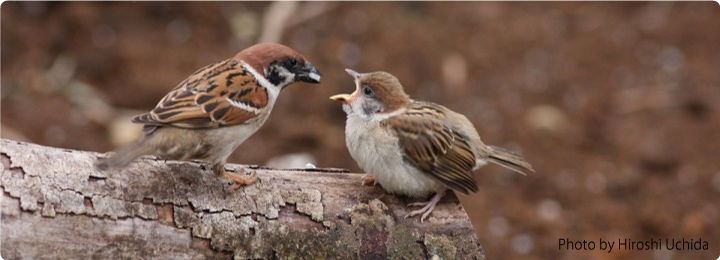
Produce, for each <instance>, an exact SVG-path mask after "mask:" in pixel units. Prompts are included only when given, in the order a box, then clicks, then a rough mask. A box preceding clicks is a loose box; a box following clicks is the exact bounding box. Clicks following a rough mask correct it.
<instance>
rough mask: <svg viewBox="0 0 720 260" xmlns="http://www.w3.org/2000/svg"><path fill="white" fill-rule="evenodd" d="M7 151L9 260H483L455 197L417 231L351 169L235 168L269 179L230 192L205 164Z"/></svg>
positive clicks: (4, 245) (2, 181)
mask: <svg viewBox="0 0 720 260" xmlns="http://www.w3.org/2000/svg"><path fill="white" fill-rule="evenodd" d="M0 145H1V148H0V154H1V158H0V159H1V160H2V164H1V165H0V167H1V168H0V172H2V176H0V187H1V188H2V190H3V196H2V229H1V232H2V234H1V237H2V240H1V241H0V242H1V245H0V254H2V257H3V258H5V259H26V258H30V259H46V258H52V259H56V258H60V259H68V258H69V259H88V258H93V259H96V258H99V259H139V258H142V259H148V258H150V259H207V258H212V259H216V258H219V259H230V258H234V259H255V258H260V259H386V258H391V259H397V258H402V259H423V258H425V259H484V254H483V250H482V247H481V246H480V244H479V243H478V239H477V237H476V235H475V233H474V231H473V229H472V225H471V223H470V221H469V219H468V217H467V215H466V213H465V210H464V209H463V207H462V206H461V205H460V204H459V202H458V199H457V197H455V196H454V195H448V196H445V198H444V199H443V200H442V201H441V202H440V203H439V204H438V206H437V208H435V211H433V213H432V214H431V215H430V217H429V218H428V219H427V220H426V221H425V222H424V223H420V222H419V221H418V219H417V218H408V219H404V218H403V216H404V214H405V213H407V211H408V208H407V207H406V206H405V204H407V203H409V202H412V201H411V200H409V199H407V198H402V197H396V196H392V195H389V194H386V193H385V192H384V191H383V190H382V189H381V188H380V187H368V186H362V185H360V182H361V181H360V176H361V175H360V174H353V173H348V172H347V170H343V169H271V168H266V167H258V166H247V165H233V164H229V165H227V166H226V168H227V169H228V170H232V171H240V170H241V169H244V170H245V171H246V172H252V171H257V174H258V176H259V177H260V181H259V182H258V183H256V184H254V185H252V186H248V187H243V188H241V189H238V190H237V191H234V192H231V191H228V189H227V187H228V186H229V184H230V181H229V180H227V179H225V178H218V177H216V176H214V175H213V174H212V172H211V170H210V169H209V168H208V167H206V166H205V165H203V164H202V163H200V162H180V161H164V160H162V159H157V158H152V157H144V158H141V159H140V160H138V161H137V162H135V163H132V164H131V165H130V166H129V167H128V168H125V169H122V170H107V171H100V170H97V169H95V168H94V167H93V164H94V162H95V161H96V160H97V158H101V157H104V156H105V155H104V154H99V153H94V152H85V151H76V150H69V149H61V148H53V147H45V146H40V145H35V144H30V143H23V142H18V141H11V140H0Z"/></svg>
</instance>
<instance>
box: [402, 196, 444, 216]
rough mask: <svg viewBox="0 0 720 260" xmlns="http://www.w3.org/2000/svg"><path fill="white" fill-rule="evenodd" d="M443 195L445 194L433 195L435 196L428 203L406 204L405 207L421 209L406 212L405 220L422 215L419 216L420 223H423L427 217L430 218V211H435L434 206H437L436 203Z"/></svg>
mask: <svg viewBox="0 0 720 260" xmlns="http://www.w3.org/2000/svg"><path fill="white" fill-rule="evenodd" d="M444 195H445V192H438V193H435V195H434V196H433V197H432V199H430V200H429V201H426V202H414V203H410V204H408V205H407V206H408V207H422V208H421V209H418V210H413V211H410V212H408V213H407V214H405V218H412V217H414V216H417V215H420V214H422V216H420V223H423V222H424V221H425V219H426V218H427V217H428V216H430V213H432V211H433V210H434V209H435V205H437V203H438V201H440V199H441V198H442V197H443V196H444Z"/></svg>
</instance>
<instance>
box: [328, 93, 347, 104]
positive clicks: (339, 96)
mask: <svg viewBox="0 0 720 260" xmlns="http://www.w3.org/2000/svg"><path fill="white" fill-rule="evenodd" d="M330 99H331V100H335V101H339V102H342V103H345V104H347V103H349V102H350V99H352V95H349V94H337V95H334V96H332V97H330Z"/></svg>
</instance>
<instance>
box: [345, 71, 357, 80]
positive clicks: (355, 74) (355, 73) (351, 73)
mask: <svg viewBox="0 0 720 260" xmlns="http://www.w3.org/2000/svg"><path fill="white" fill-rule="evenodd" d="M345 71H347V73H348V74H350V76H351V77H353V80H355V81H358V80H360V73H358V72H357V71H354V70H351V69H345Z"/></svg>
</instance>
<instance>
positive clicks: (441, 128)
mask: <svg viewBox="0 0 720 260" xmlns="http://www.w3.org/2000/svg"><path fill="white" fill-rule="evenodd" d="M441 113H442V112H441V111H439V110H437V109H434V108H432V107H424V106H420V105H414V106H413V105H411V106H410V108H409V109H408V111H406V112H405V113H403V114H400V115H397V116H394V117H391V118H389V119H386V120H385V121H383V125H384V126H386V127H388V128H389V129H391V130H392V131H394V132H395V133H397V136H398V142H399V144H400V147H401V150H402V152H403V158H404V159H405V160H406V161H408V162H409V163H410V164H412V165H413V166H415V167H417V168H418V169H420V170H421V171H422V172H424V173H427V174H430V175H431V176H433V177H435V178H436V179H438V180H439V181H441V182H442V183H443V184H445V185H447V186H448V187H450V188H452V189H455V190H458V191H461V192H463V193H468V192H475V191H477V182H476V181H475V177H474V176H473V174H472V169H473V167H474V166H475V156H474V154H473V152H472V149H471V148H470V145H469V144H468V142H467V141H466V140H465V139H464V138H463V137H462V136H461V135H460V134H459V133H457V132H455V131H453V130H452V129H450V128H449V127H447V126H445V125H444V124H443V123H442V121H441V120H439V119H438V117H439V116H442V114H441Z"/></svg>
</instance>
